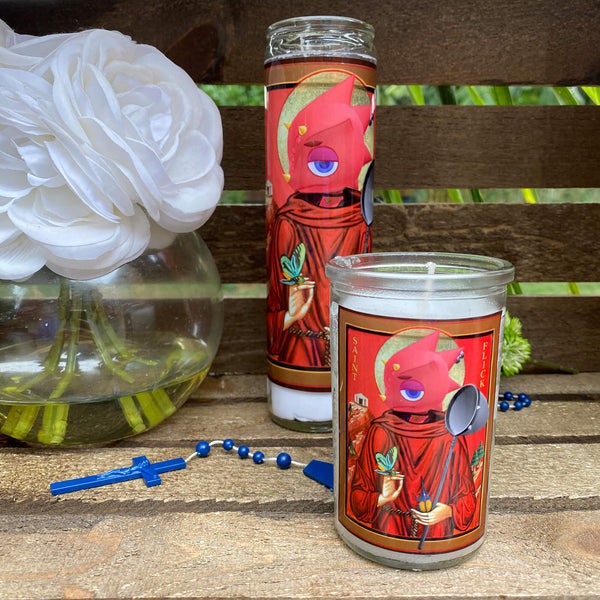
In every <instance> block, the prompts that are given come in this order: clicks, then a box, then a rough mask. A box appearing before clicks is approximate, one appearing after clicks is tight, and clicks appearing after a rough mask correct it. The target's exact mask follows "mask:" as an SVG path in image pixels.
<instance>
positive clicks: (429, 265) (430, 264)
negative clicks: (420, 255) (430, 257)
mask: <svg viewBox="0 0 600 600" xmlns="http://www.w3.org/2000/svg"><path fill="white" fill-rule="evenodd" d="M425 266H426V267H427V275H434V274H435V263H434V262H428V263H426V265H425Z"/></svg>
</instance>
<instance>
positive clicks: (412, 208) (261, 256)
mask: <svg viewBox="0 0 600 600" xmlns="http://www.w3.org/2000/svg"><path fill="white" fill-rule="evenodd" d="M599 223H600V204H535V205H532V204H510V205H506V204H425V205H419V204H396V205H389V204H378V205H375V217H374V224H373V251H374V252H388V251H395V252H433V251H436V252H458V253H465V254H484V255H487V256H496V257H498V258H504V259H505V260H508V261H509V262H511V263H512V264H513V265H514V266H515V269H516V278H517V280H518V281H522V282H523V281H600V259H599V258H598V257H599V256H600V236H598V224H599ZM200 234H201V236H202V238H203V239H204V241H205V242H206V243H207V245H208V247H209V248H210V250H211V253H212V255H213V257H214V258H215V261H216V263H217V266H218V268H219V273H220V274H221V278H222V280H223V281H224V282H226V283H255V282H264V281H265V278H266V268H265V261H266V258H265V256H266V255H265V252H266V251H265V243H266V242H265V209H264V206H258V205H252V206H247V205H228V206H218V207H217V209H216V212H215V213H214V214H213V216H212V217H211V219H210V220H209V221H208V222H207V223H206V225H204V227H202V229H200Z"/></svg>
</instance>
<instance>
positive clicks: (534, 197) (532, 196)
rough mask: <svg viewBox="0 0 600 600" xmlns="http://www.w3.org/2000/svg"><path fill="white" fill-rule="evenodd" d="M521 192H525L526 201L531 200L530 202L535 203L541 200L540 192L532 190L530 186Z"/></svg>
mask: <svg viewBox="0 0 600 600" xmlns="http://www.w3.org/2000/svg"><path fill="white" fill-rule="evenodd" d="M521 192H523V197H524V198H525V202H529V203H530V204H535V203H536V202H539V201H540V199H539V197H538V193H537V192H536V191H535V190H532V189H530V188H523V189H522V190H521Z"/></svg>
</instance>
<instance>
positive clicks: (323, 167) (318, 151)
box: [308, 147, 339, 177]
mask: <svg viewBox="0 0 600 600" xmlns="http://www.w3.org/2000/svg"><path fill="white" fill-rule="evenodd" d="M338 164H339V162H338V156H337V154H336V153H335V152H334V151H333V150H332V149H331V148H327V147H319V148H315V149H314V150H312V151H311V152H310V153H309V155H308V168H309V169H310V170H311V173H314V174H315V175H317V176H318V177H327V176H328V175H332V174H333V173H335V172H336V170H337V168H338Z"/></svg>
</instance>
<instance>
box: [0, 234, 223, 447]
mask: <svg viewBox="0 0 600 600" xmlns="http://www.w3.org/2000/svg"><path fill="white" fill-rule="evenodd" d="M222 329H223V296H222V290H221V282H220V278H219V273H218V270H217V267H216V265H215V263H214V260H213V258H212V256H211V254H210V251H209V249H208V248H207V246H206V244H205V243H204V242H203V241H202V239H201V238H200V236H199V235H198V234H196V233H187V234H180V235H178V236H177V237H176V238H175V240H174V241H173V242H172V243H171V244H170V245H169V246H168V247H166V248H163V249H161V250H148V251H147V252H146V253H145V254H143V255H142V256H140V257H139V258H137V259H135V260H133V261H131V262H129V263H127V264H125V265H123V266H121V267H119V268H118V269H116V270H114V271H112V272H111V273H109V274H108V275H105V276H103V277H99V278H96V279H91V280H88V281H76V280H70V279H66V278H64V277H60V276H58V275H56V274H55V273H53V272H51V271H50V270H48V269H42V270H41V271H39V272H38V273H36V274H35V275H33V276H32V277H31V278H29V279H28V280H27V281H25V282H18V283H16V282H12V281H6V280H0V432H1V433H3V434H5V435H8V436H10V437H12V438H15V439H18V440H22V441H24V442H26V443H29V444H44V445H55V446H70V445H85V444H102V443H107V442H111V441H114V440H118V439H121V438H125V437H127V436H131V435H134V434H137V433H140V432H142V431H146V430H148V429H150V428H152V427H154V426H156V425H158V424H159V423H161V422H162V421H164V420H165V419H166V418H167V417H169V416H170V415H171V414H173V413H174V412H175V411H176V410H177V408H179V407H180V406H181V405H182V404H183V403H184V402H185V401H186V400H187V398H188V397H189V396H190V394H191V393H192V392H193V391H194V390H195V389H196V388H197V387H198V385H200V383H201V382H202V380H203V379H204V378H205V376H206V374H207V372H208V369H209V367H210V365H211V363H212V361H213V359H214V356H215V353H216V351H217V347H218V345H219V341H220V339H221V333H222Z"/></svg>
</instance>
